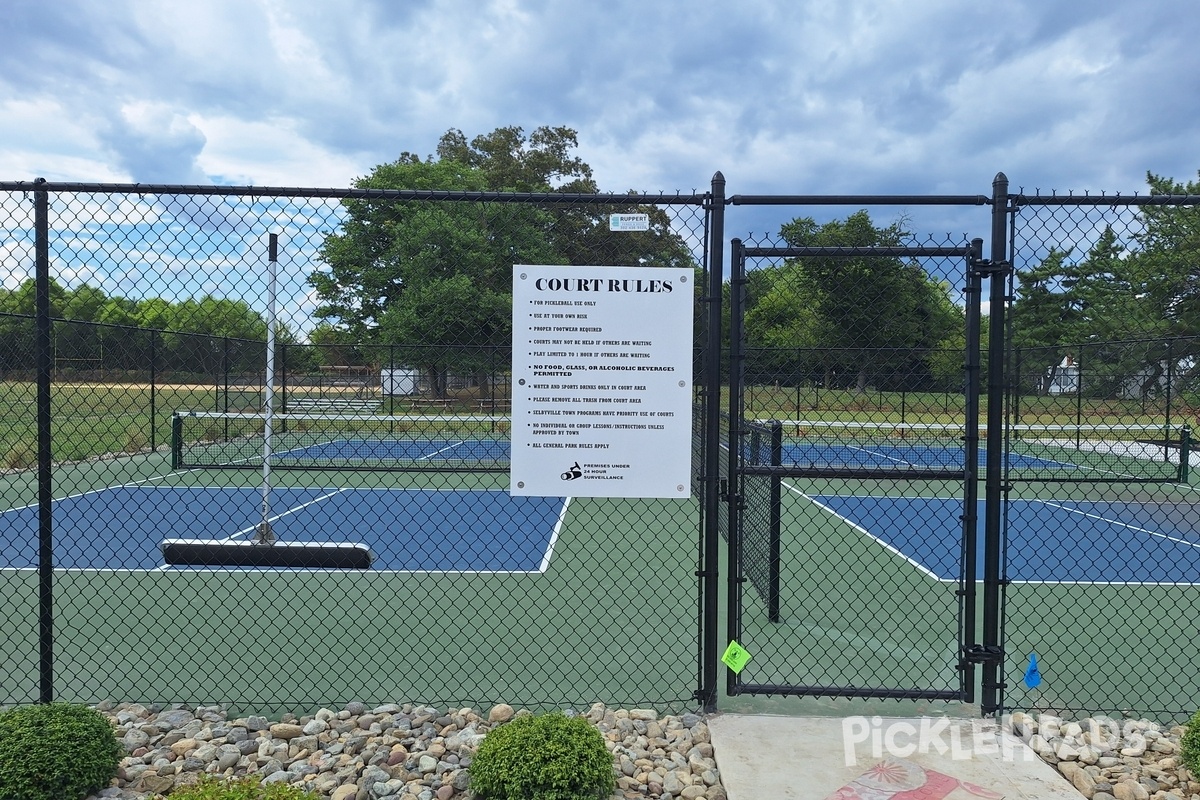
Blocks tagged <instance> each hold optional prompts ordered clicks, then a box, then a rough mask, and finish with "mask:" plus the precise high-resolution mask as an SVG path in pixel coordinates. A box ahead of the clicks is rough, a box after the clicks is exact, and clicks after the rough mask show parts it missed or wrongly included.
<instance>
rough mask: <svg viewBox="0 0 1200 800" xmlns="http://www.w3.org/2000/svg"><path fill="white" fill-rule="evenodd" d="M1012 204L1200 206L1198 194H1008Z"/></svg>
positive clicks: (1199, 195)
mask: <svg viewBox="0 0 1200 800" xmlns="http://www.w3.org/2000/svg"><path fill="white" fill-rule="evenodd" d="M1008 199H1009V200H1010V201H1011V203H1012V205H1014V206H1200V194H1147V195H1136V194H1131V195H1121V194H1107V195H1106V194H1082V195H1074V194H1071V195H1062V194H1010V195H1009V196H1008Z"/></svg>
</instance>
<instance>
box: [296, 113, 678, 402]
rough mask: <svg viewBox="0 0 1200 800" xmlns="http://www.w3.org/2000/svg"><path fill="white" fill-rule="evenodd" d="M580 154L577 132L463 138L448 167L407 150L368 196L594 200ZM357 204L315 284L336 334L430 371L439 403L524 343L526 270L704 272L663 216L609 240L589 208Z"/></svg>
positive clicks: (454, 138) (448, 140)
mask: <svg viewBox="0 0 1200 800" xmlns="http://www.w3.org/2000/svg"><path fill="white" fill-rule="evenodd" d="M576 145H577V143H576V139H575V132H574V131H573V130H571V129H569V128H549V127H544V128H538V129H537V130H535V131H534V132H533V134H532V135H531V136H529V137H528V138H527V137H526V136H525V135H524V133H523V131H522V130H521V129H520V128H516V127H509V128H499V129H497V130H495V131H493V132H492V133H490V134H487V135H485V136H479V137H476V138H474V139H472V140H470V141H468V140H467V137H466V136H464V135H463V134H462V132H461V131H457V130H451V131H449V132H447V133H446V134H445V135H444V136H443V137H442V139H441V141H440V142H439V144H438V150H437V159H436V160H435V159H434V158H433V157H430V158H429V159H427V160H424V161H422V160H421V159H420V158H419V157H417V156H415V155H413V154H412V153H403V154H402V155H401V156H400V158H399V159H397V160H396V161H395V162H392V163H390V164H383V165H380V166H379V167H376V168H375V169H374V170H373V171H372V172H371V173H370V174H369V175H367V176H365V177H363V178H360V179H358V180H356V181H355V186H356V187H357V188H362V189H417V190H448V191H463V192H482V191H506V192H512V191H521V192H529V191H537V192H588V193H590V192H594V191H595V182H594V180H593V179H592V174H591V168H590V167H589V166H588V165H587V164H586V163H584V162H583V161H582V159H580V158H578V157H577V156H575V155H574V153H573V151H574V149H575V147H576ZM344 207H345V209H346V212H347V214H346V220H345V222H344V223H343V225H342V227H341V229H340V230H339V231H338V232H336V233H333V234H330V235H329V236H327V237H326V239H325V242H324V244H323V246H322V249H321V261H322V262H323V266H322V267H321V268H319V269H317V270H316V271H314V272H313V273H312V274H311V275H310V276H309V283H310V285H311V286H312V287H313V288H314V290H315V292H316V296H317V298H318V300H319V303H320V305H319V306H318V308H317V310H316V312H315V315H316V317H317V318H318V320H319V321H320V323H319V325H320V326H323V327H322V331H323V335H332V334H334V333H335V332H336V339H338V340H342V339H343V337H344V338H345V340H348V341H353V342H378V343H385V344H389V345H392V347H391V348H390V349H389V352H390V353H394V354H395V358H396V364H395V366H413V367H417V366H419V367H421V368H422V369H423V370H424V371H425V372H426V374H427V378H428V380H429V383H430V385H431V386H432V387H433V388H434V390H435V391H436V392H439V393H440V392H443V391H445V386H446V376H447V375H448V374H449V373H451V372H454V373H458V374H476V375H481V376H482V375H483V374H484V373H483V372H482V370H484V369H485V363H486V364H494V363H495V362H496V359H495V357H494V356H493V355H491V354H493V353H498V352H499V351H497V350H496V348H499V347H501V346H504V345H507V343H508V342H509V341H510V338H511V294H512V267H513V265H514V264H581V265H608V264H645V265H654V266H679V265H683V266H686V268H688V269H691V268H692V267H693V259H692V258H691V254H690V252H689V251H688V249H687V247H686V246H685V244H684V243H683V241H682V240H681V239H680V238H679V237H678V236H677V235H676V234H674V233H673V232H672V231H671V226H670V220H669V218H668V217H667V216H666V215H665V214H664V213H662V212H660V211H658V210H657V209H650V210H648V211H646V213H648V214H650V215H651V220H652V221H651V229H650V230H649V231H645V232H639V233H635V234H632V235H630V234H627V233H620V234H613V232H611V231H609V230H608V224H607V216H606V214H605V212H604V209H603V208H601V207H599V206H596V207H592V206H584V205H580V204H569V203H568V204H558V203H545V204H530V203H514V202H505V201H503V200H499V201H495V202H492V201H488V202H477V201H440V202H433V201H424V200H418V201H402V202H397V201H392V200H374V199H368V200H363V199H352V200H347V201H346V202H345V203H344ZM619 210H623V211H628V210H629V209H627V208H625V209H619ZM464 304H478V307H477V308H476V307H467V306H465V305H464ZM440 315H449V316H448V318H446V319H441V318H440ZM331 340H332V339H331ZM484 353H488V354H489V355H488V356H487V357H486V358H485V357H484V355H483V354H484ZM506 359H507V354H506V353H505V360H506Z"/></svg>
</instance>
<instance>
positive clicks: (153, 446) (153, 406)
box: [150, 329, 158, 452]
mask: <svg viewBox="0 0 1200 800" xmlns="http://www.w3.org/2000/svg"><path fill="white" fill-rule="evenodd" d="M157 338H158V332H157V331H155V330H154V329H151V330H150V452H154V451H155V450H157V449H158V438H157V436H156V435H155V430H154V423H155V422H156V421H157V413H158V408H157V403H156V401H157V387H156V385H155V384H156V382H157V379H158V375H157V374H156V370H155V356H156V354H157V349H156V348H155V341H156V340H157Z"/></svg>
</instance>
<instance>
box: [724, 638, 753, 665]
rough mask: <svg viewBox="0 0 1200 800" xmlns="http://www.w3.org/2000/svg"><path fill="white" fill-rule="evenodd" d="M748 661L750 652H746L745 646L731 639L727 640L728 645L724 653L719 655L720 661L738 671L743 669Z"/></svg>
mask: <svg viewBox="0 0 1200 800" xmlns="http://www.w3.org/2000/svg"><path fill="white" fill-rule="evenodd" d="M749 661H750V653H749V652H747V650H746V648H744V647H742V646H741V645H740V644H738V643H737V642H736V641H732V640H731V641H730V642H729V647H726V648H725V653H724V654H723V655H722V656H721V663H723V664H724V665H725V666H727V667H729V668H730V669H731V670H733V671H734V672H738V673H740V672H741V671H742V670H743V669H745V667H746V664H747V662H749Z"/></svg>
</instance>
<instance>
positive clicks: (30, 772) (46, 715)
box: [0, 703, 121, 800]
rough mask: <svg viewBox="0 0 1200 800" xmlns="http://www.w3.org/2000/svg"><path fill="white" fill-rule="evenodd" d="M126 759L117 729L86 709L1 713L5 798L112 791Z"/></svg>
mask: <svg viewBox="0 0 1200 800" xmlns="http://www.w3.org/2000/svg"><path fill="white" fill-rule="evenodd" d="M120 761H121V745H120V743H119V742H118V741H117V737H116V734H115V733H114V732H113V728H112V725H111V724H110V723H109V721H108V719H107V718H106V717H105V716H104V715H103V714H101V713H100V712H99V711H95V710H93V709H90V708H87V707H86V706H75V705H68V704H66V703H49V704H46V705H36V706H19V707H17V708H13V709H10V710H8V711H3V712H0V797H3V798H4V799H5V800H80V798H84V797H87V796H88V795H91V794H95V793H96V792H98V791H100V790H101V789H105V788H107V787H108V784H109V782H110V781H111V780H112V777H113V775H115V774H116V773H117V765H118V764H119V763H120Z"/></svg>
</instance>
